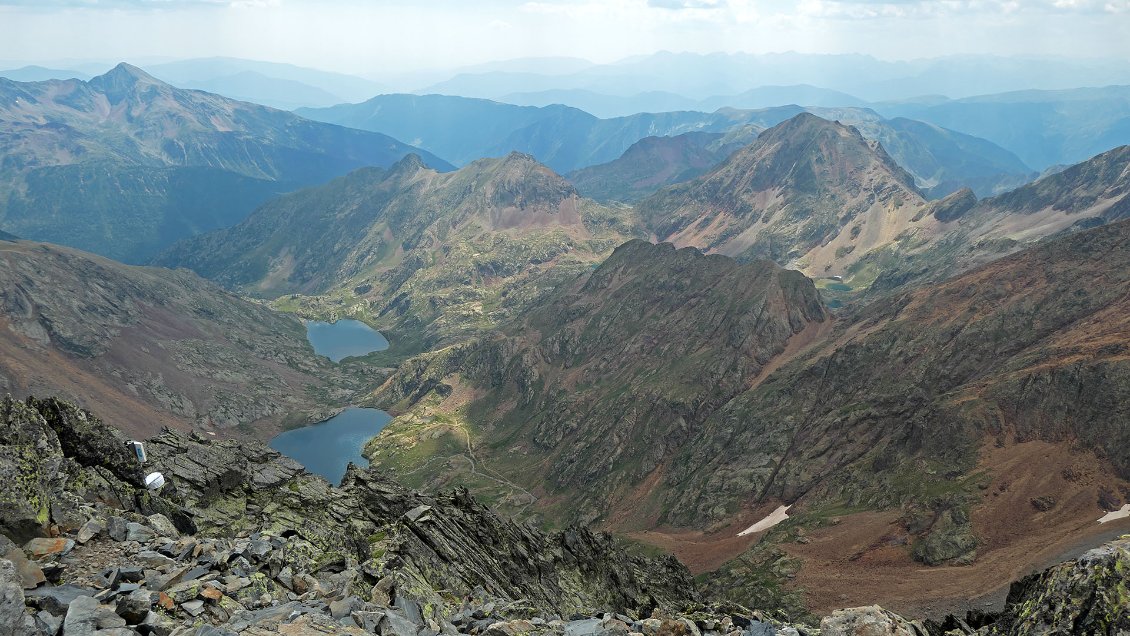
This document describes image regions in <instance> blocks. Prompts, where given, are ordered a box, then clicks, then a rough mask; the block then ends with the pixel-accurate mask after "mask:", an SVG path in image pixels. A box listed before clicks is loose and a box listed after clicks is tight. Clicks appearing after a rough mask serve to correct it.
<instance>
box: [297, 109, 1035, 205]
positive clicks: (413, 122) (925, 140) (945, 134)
mask: <svg viewBox="0 0 1130 636" xmlns="http://www.w3.org/2000/svg"><path fill="white" fill-rule="evenodd" d="M804 110H805V109H804V108H801V107H799V106H781V107H777V108H766V109H761V110H738V109H731V108H725V109H720V110H716V111H714V112H712V113H704V112H695V111H676V112H667V113H640V114H636V115H631V116H627V117H616V118H612V119H600V118H597V117H594V116H592V115H590V114H588V113H586V112H583V111H581V110H578V109H575V108H569V107H565V106H559V105H557V106H545V107H529V106H514V105H511V104H502V103H499V102H493V101H490V100H481V99H469V98H462V97H450V96H443V95H423V96H418V95H382V96H379V97H375V98H373V99H371V100H369V101H367V102H364V103H361V104H342V105H338V106H334V107H332V108H327V109H300V110H299V111H298V113H300V114H301V115H303V116H305V117H310V118H312V119H316V120H319V121H326V122H329V123H335V124H340V125H343V126H349V127H352V128H360V129H362V130H371V131H375V132H381V133H384V134H386V135H390V136H393V137H396V138H397V139H405V140H409V142H410V143H412V144H414V145H418V146H420V147H421V148H426V149H428V150H430V151H432V152H434V153H436V154H437V155H439V156H441V157H444V158H447V159H448V160H450V161H453V162H455V163H456V164H463V163H464V162H466V161H471V160H474V159H475V158H478V157H491V156H501V155H504V154H506V153H508V152H511V151H518V152H525V153H528V154H531V155H533V156H534V157H536V158H537V159H538V160H539V161H541V162H543V163H545V164H546V165H547V166H549V167H551V168H553V169H554V170H556V171H558V172H561V173H569V172H574V171H579V170H581V169H584V168H588V167H590V166H596V165H599V164H605V163H609V162H612V161H614V160H617V159H618V158H620V156H621V155H622V154H623V153H625V152H626V151H627V150H628V149H629V148H630V147H631V146H632V145H633V144H635V143H636V142H637V141H639V140H640V139H643V138H645V137H649V136H675V135H680V134H683V133H687V132H696V133H735V132H736V133H738V135H739V137H741V136H742V135H745V137H742V138H748V136H749V134H751V133H755V132H756V131H757V130H761V129H764V128H767V127H769V126H773V125H776V124H778V123H780V122H781V121H784V120H785V119H788V118H789V117H792V116H793V115H795V114H797V113H798V112H802V111H804ZM808 110H809V111H811V112H815V113H816V114H818V115H820V116H822V117H826V118H828V119H838V120H842V121H845V122H846V123H851V124H853V125H857V127H859V128H860V130H861V131H862V132H863V133H864V134H865V135H866V136H867V137H868V138H871V139H878V140H880V141H881V142H882V143H883V144H884V146H885V147H888V151H889V152H891V154H892V156H893V157H894V158H895V160H896V161H898V162H899V163H900V164H902V165H903V166H904V167H905V168H907V169H909V170H911V171H912V172H913V173H914V174H915V177H916V178H917V179H918V183H919V185H920V186H921V187H922V188H923V189H925V190H927V191H928V192H929V193H930V194H932V195H934V196H944V195H945V194H949V193H950V192H952V191H954V190H957V189H960V188H961V187H966V186H969V187H973V188H975V189H976V190H977V191H978V193H979V194H983V195H986V194H993V193H996V192H999V191H1000V190H1002V189H1005V188H1007V187H1015V186H1016V185H1019V184H1022V183H1026V182H1027V181H1029V180H1031V179H1032V178H1034V177H1035V174H1034V173H1033V171H1032V170H1031V169H1029V168H1028V167H1027V166H1025V165H1024V163H1023V162H1021V161H1020V160H1019V159H1018V158H1016V157H1015V156H1013V155H1012V154H1011V153H1009V152H1008V151H1006V150H1004V149H1002V148H999V147H997V146H995V145H993V144H992V143H991V142H987V141H985V140H983V139H976V138H973V137H969V136H966V135H961V134H959V133H955V132H953V131H950V130H945V129H942V128H939V127H936V126H929V125H925V124H921V123H920V122H918V123H916V122H909V121H905V120H899V121H893V122H888V121H886V120H884V119H883V118H882V117H880V116H879V115H878V114H877V113H875V112H874V111H870V110H867V109H860V108H834V109H833V108H809V109H808ZM722 158H724V155H722V156H720V157H719V159H722ZM614 169H615V168H614ZM682 172H683V171H682V170H675V173H676V174H680V173H682ZM666 183H671V181H669V180H668V181H667V182H666ZM658 185H664V184H658ZM601 196H604V195H601Z"/></svg>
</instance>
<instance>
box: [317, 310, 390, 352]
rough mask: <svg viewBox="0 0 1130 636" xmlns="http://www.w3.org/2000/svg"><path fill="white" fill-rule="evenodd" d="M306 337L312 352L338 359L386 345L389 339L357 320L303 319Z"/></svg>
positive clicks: (382, 347)
mask: <svg viewBox="0 0 1130 636" xmlns="http://www.w3.org/2000/svg"><path fill="white" fill-rule="evenodd" d="M306 339H307V340H309V341H310V344H312V345H314V353H317V354H318V355H320V356H326V357H327V358H329V359H330V360H332V361H334V362H341V361H342V360H344V359H345V358H348V357H350V356H363V355H366V354H369V353H373V352H374V351H384V350H385V349H388V340H386V339H385V337H384V336H382V335H381V333H380V332H379V331H376V330H374V329H373V328H372V327H370V326H369V325H366V324H365V323H363V322H361V321H360V320H339V321H337V322H317V321H313V320H308V321H306Z"/></svg>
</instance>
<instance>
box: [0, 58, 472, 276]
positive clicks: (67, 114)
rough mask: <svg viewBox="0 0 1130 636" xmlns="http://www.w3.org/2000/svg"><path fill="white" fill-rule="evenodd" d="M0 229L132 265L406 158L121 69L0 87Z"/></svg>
mask: <svg viewBox="0 0 1130 636" xmlns="http://www.w3.org/2000/svg"><path fill="white" fill-rule="evenodd" d="M0 123H2V124H3V132H0V151H2V153H3V155H4V157H5V161H4V163H3V165H2V166H0V227H3V228H4V229H6V230H9V231H11V232H14V233H16V234H18V235H20V236H23V237H26V238H31V239H36V240H47V241H52V242H56V243H61V244H65V245H71V246H75V247H79V248H83V249H87V250H91V251H94V252H98V253H101V254H104V255H107V256H111V257H114V258H118V259H121V260H126V261H131V262H142V261H145V260H147V259H148V258H150V257H151V256H152V255H153V254H155V253H156V252H157V251H159V250H160V249H162V248H164V247H165V246H167V245H169V244H171V243H172V242H173V241H175V240H177V239H179V238H183V237H185V236H190V235H192V234H196V233H199V232H203V231H207V230H210V229H214V228H216V227H226V226H229V225H232V224H234V223H237V222H238V221H240V220H241V219H242V218H243V217H244V216H245V215H246V214H247V213H248V212H250V211H251V210H252V209H254V207H255V206H256V205H258V204H259V203H262V202H263V201H265V200H267V199H268V198H270V197H272V196H275V195H277V194H279V193H282V192H287V191H290V190H295V189H297V188H299V187H302V186H305V185H310V184H313V183H320V182H324V181H326V180H328V179H331V178H333V177H335V176H338V175H340V174H344V173H345V172H348V171H349V170H352V169H355V168H358V167H361V166H366V165H375V166H389V165H391V164H392V163H395V162H396V161H397V160H399V159H400V158H401V157H403V156H405V155H406V154H409V153H412V152H415V153H418V154H421V155H422V156H423V157H424V158H425V161H427V162H428V163H429V165H433V166H436V167H438V168H440V169H445V168H449V167H450V166H449V165H448V164H447V163H446V162H444V161H443V160H441V159H439V158H438V157H435V156H434V155H431V154H429V153H427V152H425V151H421V150H418V149H416V148H413V147H411V146H408V145H406V144H402V143H400V142H398V141H396V140H395V139H392V138H390V137H387V136H385V135H380V134H374V133H368V132H362V131H358V130H348V129H345V128H341V127H338V126H330V125H326V124H321V123H317V122H313V121H309V120H305V119H302V118H301V117H298V116H295V115H293V114H291V113H287V112H283V111H278V110H274V109H271V108H267V107H263V106H257V105H254V104H248V103H244V102H237V101H234V100H231V99H227V98H223V97H220V96H218V95H213V94H209V93H203V92H199V91H191V90H183V89H178V88H174V87H173V86H171V85H169V84H166V83H164V82H161V81H160V80H157V79H156V78H154V77H153V76H151V75H149V74H147V73H145V72H144V71H142V70H140V69H138V68H136V67H132V66H129V65H127V64H121V65H119V66H117V67H115V68H114V69H113V70H112V71H110V72H109V73H106V74H105V75H100V76H98V77H95V78H93V79H91V80H90V81H89V82H84V81H81V80H63V81H60V80H53V81H47V82H32V83H23V82H13V81H9V80H4V79H0Z"/></svg>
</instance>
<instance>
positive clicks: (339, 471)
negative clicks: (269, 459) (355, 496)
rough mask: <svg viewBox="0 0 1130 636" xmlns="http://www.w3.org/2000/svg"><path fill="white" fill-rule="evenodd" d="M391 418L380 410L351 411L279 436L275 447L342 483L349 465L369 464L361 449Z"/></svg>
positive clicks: (274, 442)
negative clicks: (350, 463)
mask: <svg viewBox="0 0 1130 636" xmlns="http://www.w3.org/2000/svg"><path fill="white" fill-rule="evenodd" d="M391 419H392V417H391V416H390V415H389V414H388V413H385V412H384V411H381V410H379V409H362V408H348V409H345V410H344V411H342V412H341V413H339V414H337V415H335V416H333V417H331V418H330V419H328V420H326V421H324V422H320V423H318V424H314V425H313V426H305V427H303V428H296V429H294V430H290V431H286V432H285V433H280V434H279V435H276V436H275V438H274V439H272V440H271V448H273V449H275V450H277V451H279V452H280V453H282V454H283V455H286V456H287V457H291V458H293V459H295V460H297V461H298V462H299V463H301V464H302V465H303V466H305V467H306V470H308V471H310V472H312V473H314V474H315V475H321V476H322V477H325V478H326V479H328V480H329V481H330V483H332V484H339V483H341V478H342V477H343V476H344V475H345V468H346V466H348V465H349V462H353V463H354V464H357V465H358V466H368V465H369V462H368V461H367V460H366V459H365V458H364V457H362V456H361V449H362V448H364V446H365V442H367V441H369V439H370V438H371V437H373V436H374V435H376V434H377V433H379V432H381V429H383V428H384V427H385V426H386V425H387V424H388V422H389V420H391Z"/></svg>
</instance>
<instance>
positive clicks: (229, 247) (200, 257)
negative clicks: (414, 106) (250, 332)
mask: <svg viewBox="0 0 1130 636" xmlns="http://www.w3.org/2000/svg"><path fill="white" fill-rule="evenodd" d="M637 235H642V230H641V229H640V227H639V224H638V223H637V222H636V220H635V217H634V215H633V214H632V211H631V210H630V209H628V208H623V207H618V208H609V207H604V206H601V205H599V204H597V203H595V202H593V201H590V200H587V199H584V198H581V197H580V196H578V195H577V192H576V190H575V189H574V188H573V186H572V185H570V184H569V183H568V182H567V181H565V180H564V179H563V178H561V177H560V176H558V175H556V174H554V173H553V172H552V171H551V170H549V169H548V168H546V167H545V166H543V165H541V164H539V163H537V162H536V161H534V159H533V158H532V157H530V156H528V155H521V154H516V153H515V154H511V155H509V156H507V157H504V158H502V159H483V160H479V161H476V162H474V163H472V164H470V165H468V166H466V167H464V168H462V169H461V170H458V171H456V172H451V173H439V172H436V171H434V170H432V169H430V168H427V167H426V166H424V165H423V163H422V162H421V161H420V160H419V158H417V157H414V156H409V157H406V158H405V159H404V160H402V161H401V162H399V163H398V164H396V165H395V166H393V167H392V168H391V169H389V170H387V171H386V170H381V169H376V168H371V169H363V170H359V171H357V172H354V173H352V174H350V175H347V176H346V177H342V178H340V179H337V180H334V181H332V182H330V183H329V184H327V185H325V186H321V187H317V188H311V189H307V190H303V191H300V192H297V193H295V194H292V195H288V196H286V197H282V198H280V199H278V200H276V201H273V202H271V203H268V204H267V205H265V206H263V207H261V208H260V209H259V210H257V211H256V212H255V213H254V214H252V215H251V216H250V217H248V218H247V219H246V220H245V221H244V222H243V223H241V224H239V225H238V226H236V227H234V228H231V229H230V230H220V231H217V232H214V233H211V234H206V235H203V236H199V237H196V238H194V239H189V240H187V241H184V242H182V243H179V244H178V245H176V246H174V247H173V248H171V249H170V250H169V251H168V252H166V253H165V254H163V255H162V256H161V258H160V259H159V262H160V263H161V264H164V265H170V266H184V267H189V268H191V269H194V270H195V271H197V272H199V273H200V274H202V275H204V276H206V277H208V278H211V279H213V280H216V281H219V282H221V283H222V284H224V285H227V286H230V287H234V288H237V289H240V290H242V291H245V292H247V293H252V294H255V295H260V296H265V297H276V296H278V295H280V294H304V295H307V296H309V295H317V296H315V297H307V296H297V295H295V296H294V297H292V298H286V299H282V300H280V301H279V302H280V303H281V304H282V305H284V306H286V307H289V308H298V309H301V310H303V311H306V312H309V313H311V314H312V315H319V316H331V315H332V316H340V315H353V316H357V317H360V318H362V319H365V320H368V321H369V322H372V323H375V324H377V325H379V326H380V327H381V328H382V330H388V331H389V336H390V341H391V342H392V344H393V347H394V349H395V348H397V347H401V348H406V349H407V350H415V351H420V350H423V347H424V346H425V343H428V345H429V346H430V345H431V344H435V343H437V342H452V341H454V339H456V338H457V337H459V336H460V334H465V333H468V332H474V331H476V330H478V329H481V328H483V327H485V326H488V325H491V324H493V323H494V322H495V320H496V318H497V316H496V314H499V315H501V314H505V313H507V312H509V311H511V310H513V308H514V307H515V306H518V305H521V304H522V303H523V302H525V300H526V299H527V296H528V295H536V294H537V293H539V291H538V290H539V289H540V287H541V286H543V285H546V286H552V285H553V284H554V283H553V282H552V281H555V280H557V279H559V278H560V277H565V278H566V279H568V278H571V277H572V276H575V275H576V274H577V273H578V272H580V271H581V270H583V269H584V268H586V267H588V266H589V264H590V263H592V262H595V261H597V260H599V259H601V258H603V257H604V255H606V254H607V253H609V252H610V251H611V250H612V248H613V247H615V246H616V245H618V244H619V243H621V242H623V241H624V240H626V239H627V238H630V237H632V236H637ZM550 273H552V276H547V274H550Z"/></svg>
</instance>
